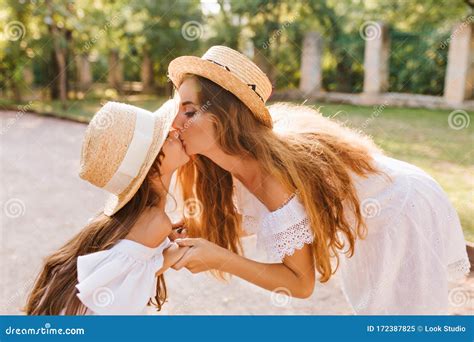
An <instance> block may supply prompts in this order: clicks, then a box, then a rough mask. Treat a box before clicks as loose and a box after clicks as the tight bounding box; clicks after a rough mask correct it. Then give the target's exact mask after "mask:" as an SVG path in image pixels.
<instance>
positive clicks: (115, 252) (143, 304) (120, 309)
mask: <svg viewBox="0 0 474 342" xmlns="http://www.w3.org/2000/svg"><path fill="white" fill-rule="evenodd" d="M170 245H171V241H170V240H169V239H168V238H166V239H165V240H164V241H163V242H162V243H161V244H160V245H159V246H158V247H156V248H150V247H147V246H144V245H142V244H140V243H138V242H135V241H132V240H126V239H124V240H120V241H119V242H118V243H116V244H115V246H113V247H112V248H110V249H108V250H105V251H101V252H96V253H91V254H87V255H83V256H80V257H79V258H78V260H77V280H78V284H77V285H76V288H77V289H78V290H79V293H78V294H77V297H78V298H79V299H80V300H81V302H82V303H83V304H84V305H85V306H86V307H87V314H88V315H143V314H146V313H147V311H148V310H147V303H148V300H149V299H150V298H154V296H155V289H156V282H157V279H156V276H155V273H156V272H157V271H158V270H159V269H161V267H162V266H163V262H164V258H163V251H164V250H165V249H166V248H168V247H169V246H170Z"/></svg>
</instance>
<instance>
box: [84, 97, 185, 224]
mask: <svg viewBox="0 0 474 342" xmlns="http://www.w3.org/2000/svg"><path fill="white" fill-rule="evenodd" d="M176 114H177V106H176V102H175V101H174V100H168V101H167V102H165V104H163V106H161V107H160V108H159V109H158V110H157V111H156V112H155V113H152V112H149V111H147V110H144V109H141V108H138V107H135V106H131V105H127V104H123V103H117V102H108V103H107V104H105V105H104V106H103V107H102V108H101V109H100V110H99V111H98V112H97V113H96V114H95V116H94V118H93V119H92V120H91V122H90V123H89V126H88V127H87V130H86V133H85V137H84V141H83V144H82V155H81V169H80V172H79V176H80V177H81V178H82V179H84V180H86V181H88V182H89V183H91V184H93V185H95V186H97V187H99V188H102V189H104V190H106V191H108V192H109V193H110V196H109V198H108V199H107V201H106V203H105V207H104V213H105V214H106V215H108V216H111V215H113V214H115V213H116V212H117V211H119V210H120V209H121V208H122V207H123V206H124V205H125V204H127V203H128V201H130V199H131V198H132V197H133V195H135V193H136V192H137V191H138V189H139V188H140V186H141V185H142V183H143V180H144V179H145V177H146V175H147V173H148V171H149V170H150V168H151V166H152V165H153V163H154V162H155V159H156V157H157V155H158V153H159V151H160V149H161V147H162V146H163V144H164V142H165V140H166V137H167V136H168V133H169V130H170V128H171V124H172V123H173V120H174V118H175V116H176Z"/></svg>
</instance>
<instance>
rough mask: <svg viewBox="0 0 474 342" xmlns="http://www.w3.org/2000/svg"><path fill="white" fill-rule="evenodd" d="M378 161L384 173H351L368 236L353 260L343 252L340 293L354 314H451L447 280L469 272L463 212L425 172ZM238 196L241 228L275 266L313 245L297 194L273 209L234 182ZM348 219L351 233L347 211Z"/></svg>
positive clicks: (358, 243) (391, 161) (382, 159)
mask: <svg viewBox="0 0 474 342" xmlns="http://www.w3.org/2000/svg"><path fill="white" fill-rule="evenodd" d="M373 157H374V160H375V163H376V166H377V168H378V169H379V170H380V171H382V172H384V173H385V174H386V175H383V174H381V175H379V174H371V175H369V176H368V177H367V178H362V177H358V176H356V175H353V181H354V185H355V188H356V191H357V195H358V197H359V200H360V204H361V211H362V214H363V216H364V219H365V222H366V226H367V232H368V233H367V236H366V238H365V239H363V240H357V241H356V245H355V253H354V255H353V256H352V257H351V258H348V257H347V256H346V255H345V254H344V253H342V252H341V253H340V255H339V257H340V261H341V263H340V268H339V269H338V273H340V275H341V280H342V287H343V291H344V293H345V295H346V297H347V299H348V301H349V302H350V304H351V305H352V307H353V308H354V311H355V313H357V314H446V313H447V308H448V279H449V278H459V277H462V276H463V275H464V274H465V273H468V272H469V268H470V264H469V260H468V257H467V253H466V244H465V240H464V236H463V232H462V229H461V224H460V222H459V218H458V215H457V214H456V211H455V210H454V208H453V206H452V205H451V203H450V202H449V200H448V198H447V196H446V194H445V193H444V192H443V190H442V189H441V187H440V186H439V185H438V183H437V182H436V181H435V180H434V179H433V178H431V177H430V176H429V175H428V174H426V173H425V172H424V171H422V170H421V169H419V168H417V167H415V166H413V165H411V164H408V163H405V162H402V161H399V160H396V159H392V158H389V157H386V156H383V155H379V154H377V155H374V156H373ZM387 175H388V176H389V177H390V179H389V178H388V177H387ZM234 179H235V178H234ZM234 197H235V205H236V207H237V208H238V211H239V212H240V213H241V214H242V216H243V226H244V229H245V230H246V231H247V232H249V233H254V234H256V235H257V246H259V247H260V248H263V249H264V250H265V251H266V252H267V254H268V256H269V257H270V258H272V259H273V260H272V261H282V260H283V259H284V257H285V256H288V255H292V254H293V253H294V252H295V250H297V249H301V248H302V247H303V245H304V244H310V243H311V242H312V241H313V233H312V229H311V227H310V225H309V219H308V216H307V214H306V211H305V208H304V207H303V205H302V204H301V202H300V200H299V198H298V196H297V195H295V196H294V197H293V198H292V199H291V200H289V201H288V202H287V203H286V204H285V205H284V206H283V207H281V208H279V209H278V210H276V211H273V212H270V211H268V209H267V208H266V207H265V206H264V205H263V204H262V203H261V202H260V201H259V200H258V199H257V198H256V197H255V196H254V195H253V194H252V193H250V192H249V191H248V190H247V189H246V188H245V187H244V186H243V185H242V183H240V182H239V181H237V180H235V189H234ZM346 217H347V219H348V220H349V222H351V224H352V227H353V228H354V227H355V219H354V216H353V214H352V212H351V211H350V210H347V209H346Z"/></svg>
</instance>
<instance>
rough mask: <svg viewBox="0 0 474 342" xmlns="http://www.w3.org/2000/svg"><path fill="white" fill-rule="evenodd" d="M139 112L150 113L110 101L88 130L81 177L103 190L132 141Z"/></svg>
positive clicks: (95, 117) (82, 153)
mask: <svg viewBox="0 0 474 342" xmlns="http://www.w3.org/2000/svg"><path fill="white" fill-rule="evenodd" d="M137 111H143V113H145V115H150V116H151V115H152V114H151V113H149V112H147V111H145V110H143V109H140V108H137V107H134V106H131V105H127V104H123V103H117V102H108V103H106V104H105V105H104V106H103V107H102V108H101V109H100V110H99V111H98V112H97V113H96V114H95V115H94V117H93V118H92V120H91V121H90V123H89V126H88V127H87V130H86V133H85V137H84V142H83V145H82V152H81V166H80V172H79V176H80V177H81V178H82V179H84V180H86V181H88V182H90V183H91V184H93V185H95V186H97V187H100V188H103V187H104V186H105V185H106V184H107V183H108V182H109V181H110V179H111V178H112V177H113V176H114V174H115V173H116V171H117V169H118V168H119V166H120V164H121V163H122V160H123V159H124V158H125V155H126V153H127V150H128V147H129V145H130V143H131V141H132V139H133V135H134V130H135V122H136V116H137Z"/></svg>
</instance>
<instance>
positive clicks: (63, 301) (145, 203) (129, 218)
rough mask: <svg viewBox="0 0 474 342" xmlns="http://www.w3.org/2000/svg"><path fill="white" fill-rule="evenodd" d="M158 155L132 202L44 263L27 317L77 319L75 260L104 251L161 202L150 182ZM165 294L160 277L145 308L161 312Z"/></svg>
mask: <svg viewBox="0 0 474 342" xmlns="http://www.w3.org/2000/svg"><path fill="white" fill-rule="evenodd" d="M163 156H164V154H163V153H162V152H161V151H160V153H159V154H158V157H157V159H156V162H155V163H154V164H153V166H152V168H151V169H150V171H149V172H148V174H147V177H146V178H145V180H144V181H143V183H142V185H141V186H140V188H139V189H138V191H137V193H136V194H135V195H134V196H133V197H132V199H131V200H130V201H129V202H128V203H127V204H126V205H125V206H124V207H123V208H122V209H120V210H119V211H118V212H117V213H115V214H114V215H112V216H110V217H109V216H106V215H105V214H103V213H100V214H99V215H98V216H97V217H95V218H94V219H92V221H91V222H89V223H88V224H87V226H86V227H84V228H83V229H82V230H81V231H80V232H79V233H78V234H77V235H76V236H74V237H73V238H72V239H71V240H70V241H69V242H67V243H66V244H65V245H64V246H63V247H61V248H60V249H59V250H57V251H56V252H54V253H53V254H51V255H50V256H48V257H47V258H46V260H45V261H44V265H43V269H42V270H41V272H40V274H39V276H38V278H37V279H36V282H35V284H34V287H33V289H32V291H31V293H30V294H29V296H28V299H27V303H26V306H25V308H24V309H23V310H24V311H25V312H26V314H28V315H59V314H65V315H81V314H85V313H86V311H87V308H86V307H85V306H84V305H83V304H82V302H81V301H80V300H79V298H78V297H77V293H78V290H77V289H76V285H77V258H78V257H79V256H81V255H86V254H90V253H95V252H99V251H104V250H107V249H109V248H111V247H112V246H114V245H115V244H116V243H117V242H118V241H119V240H121V239H124V238H125V237H126V236H127V235H128V233H129V232H130V230H131V229H132V227H133V225H134V224H135V223H136V222H137V220H138V218H139V217H140V215H141V214H142V213H143V212H144V211H145V209H147V208H148V207H150V206H153V205H156V204H158V203H159V202H160V200H162V198H161V197H160V195H159V194H158V193H157V192H155V191H154V190H153V188H152V184H151V179H152V178H154V177H156V176H159V175H160V171H159V166H160V161H161V159H162V158H163ZM166 297H167V290H166V284H165V279H164V276H163V274H161V275H160V276H158V279H157V287H156V293H155V298H154V300H152V299H150V302H149V304H152V305H154V306H156V307H157V309H158V311H159V310H161V307H162V305H163V304H164V302H165V301H166Z"/></svg>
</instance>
